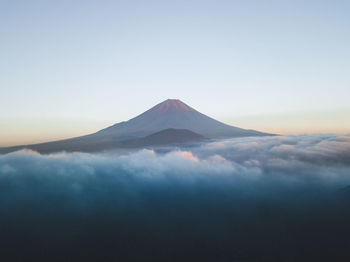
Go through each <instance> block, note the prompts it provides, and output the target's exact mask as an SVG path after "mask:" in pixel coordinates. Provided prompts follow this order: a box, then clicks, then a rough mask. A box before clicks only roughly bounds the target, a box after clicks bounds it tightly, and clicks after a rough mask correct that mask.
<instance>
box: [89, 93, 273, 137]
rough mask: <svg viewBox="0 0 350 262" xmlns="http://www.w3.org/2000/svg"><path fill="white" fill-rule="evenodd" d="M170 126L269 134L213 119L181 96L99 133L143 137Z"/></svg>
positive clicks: (210, 133) (208, 132)
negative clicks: (180, 98) (191, 105)
mask: <svg viewBox="0 0 350 262" xmlns="http://www.w3.org/2000/svg"><path fill="white" fill-rule="evenodd" d="M167 128H177V129H188V130H192V131H193V132H196V133H198V134H201V135H203V136H205V137H208V138H227V137H237V136H261V135H268V134H266V133H261V132H258V131H255V130H247V129H242V128H238V127H234V126H229V125H226V124H224V123H222V122H219V121H217V120H215V119H213V118H210V117H208V116H206V115H204V114H202V113H200V112H198V111H197V110H195V109H193V108H192V107H190V106H188V105H186V104H185V103H183V102H182V101H180V100H178V99H168V100H165V101H164V102H162V103H160V104H158V105H156V106H154V107H152V108H151V109H149V110H147V111H146V112H144V113H143V114H141V115H139V116H137V117H135V118H132V119H130V120H129V121H126V122H121V123H118V124H115V125H113V126H110V127H107V128H105V129H102V130H101V131H99V132H97V133H96V134H95V135H96V136H101V137H106V136H113V137H115V138H117V137H118V138H123V137H126V138H127V137H130V136H135V137H140V136H145V135H149V134H152V133H154V132H157V131H159V130H163V129H167Z"/></svg>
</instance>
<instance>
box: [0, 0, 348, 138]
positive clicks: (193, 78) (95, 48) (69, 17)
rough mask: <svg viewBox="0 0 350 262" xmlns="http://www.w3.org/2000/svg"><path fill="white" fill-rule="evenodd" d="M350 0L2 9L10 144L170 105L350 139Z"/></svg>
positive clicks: (7, 5)
mask: <svg viewBox="0 0 350 262" xmlns="http://www.w3.org/2000/svg"><path fill="white" fill-rule="evenodd" d="M349 14H350V1H346V0H344V1H337V0H329V1H322V0H318V1H313V0H307V1H306V0H303V1H298V0H296V1H283V0H279V1H261V0H256V1H250V0H241V1H234V0H232V1H220V0H215V1H214V0H212V1H205V0H198V1H190V0H186V1H141V0H140V1H132V0H127V1H126V0H125V1H97V0H96V1H74V0H69V1H62V0H57V1H47V0H45V1H35V0H32V1H26V0H23V1H16V0H9V1H5V0H0V145H7V144H18V143H24V142H37V141H45V140H51V139H56V138H63V137H70V136H75V135H79V134H84V133H86V132H93V131H96V130H98V129H101V128H103V127H105V126H106V125H110V124H113V123H115V122H119V121H123V120H127V119H129V118H131V117H134V116H136V115H137V114H139V113H141V112H143V111H145V110H146V109H148V108H149V107H151V106H153V105H155V104H156V103H159V102H161V101H162V100H165V99H167V98H179V99H181V100H182V101H184V102H185V103H187V104H189V105H190V106H192V107H194V108H196V109H197V110H199V111H201V112H203V113H205V114H207V115H209V116H212V117H214V118H217V119H219V120H221V121H224V122H226V123H229V124H232V125H236V126H240V127H243V128H256V129H260V130H262V131H274V132H280V133H303V132H313V133H318V132H338V133H339V132H350V15H349Z"/></svg>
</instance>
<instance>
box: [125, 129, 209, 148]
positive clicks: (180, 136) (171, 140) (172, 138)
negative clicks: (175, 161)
mask: <svg viewBox="0 0 350 262" xmlns="http://www.w3.org/2000/svg"><path fill="white" fill-rule="evenodd" d="M205 139H206V138H205V137H204V136H202V135H200V134H197V133H195V132H192V131H190V130H187V129H175V128H168V129H165V130H162V131H159V132H157V133H154V134H152V135H149V136H146V137H142V138H138V139H133V140H127V141H126V143H125V145H126V146H128V147H145V146H156V145H169V144H184V143H193V142H200V141H203V140H205Z"/></svg>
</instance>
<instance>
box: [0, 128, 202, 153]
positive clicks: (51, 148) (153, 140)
mask: <svg viewBox="0 0 350 262" xmlns="http://www.w3.org/2000/svg"><path fill="white" fill-rule="evenodd" d="M205 139H206V138H205V137H204V136H202V135H199V134H197V133H194V132H192V131H190V130H186V129H173V128H169V129H165V130H162V131H159V132H157V133H154V134H151V135H149V136H146V137H142V138H136V139H129V140H123V141H118V140H114V141H110V140H101V141H97V140H94V139H88V138H86V137H82V138H74V139H67V140H60V141H54V142H47V143H41V144H33V145H26V146H14V147H6V148H0V154H1V153H2V154H6V153H10V152H14V151H18V150H21V149H31V150H34V151H37V152H39V153H53V152H59V151H67V152H72V151H80V152H97V151H104V150H112V149H118V148H120V149H122V148H142V147H148V146H161V145H171V144H184V143H196V142H201V141H203V140H205Z"/></svg>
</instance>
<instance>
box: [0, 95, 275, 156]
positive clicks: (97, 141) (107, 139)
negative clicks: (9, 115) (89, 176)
mask: <svg viewBox="0 0 350 262" xmlns="http://www.w3.org/2000/svg"><path fill="white" fill-rule="evenodd" d="M164 130H168V131H167V135H168V136H172V137H168V140H169V143H170V142H171V143H176V142H181V141H182V140H183V139H182V138H183V137H182V136H183V135H184V134H183V131H182V133H181V131H176V132H171V130H187V131H186V132H187V133H186V135H187V136H188V138H189V137H192V138H193V140H194V141H198V140H200V139H199V138H200V137H199V136H201V137H205V138H208V139H221V138H230V137H245V136H265V135H272V134H267V133H262V132H259V131H255V130H249V129H243V128H238V127H234V126H230V125H227V124H224V123H222V122H219V121H217V120H215V119H213V118H211V117H209V116H206V115H204V114H202V113H200V112H198V111H197V110H195V109H194V108H192V107H190V106H188V105H187V104H185V103H183V102H182V101H181V100H179V99H167V100H165V101H163V102H161V103H159V104H157V105H155V106H154V107H152V108H150V109H148V110H147V111H145V112H144V113H142V114H140V115H138V116H136V117H134V118H132V119H130V120H128V121H124V122H120V123H116V124H114V125H112V126H109V127H107V128H104V129H101V130H100V131H98V132H96V133H93V134H88V135H85V136H80V137H75V138H69V139H64V140H58V141H52V142H46V143H40V144H32V145H22V146H15V147H6V148H0V153H1V152H12V151H15V150H19V149H23V148H29V149H33V150H36V151H39V152H45V153H48V152H57V151H82V152H94V151H103V150H110V149H114V148H120V147H125V146H126V145H131V144H132V142H130V141H134V142H133V143H134V144H135V145H139V146H140V147H142V146H143V145H142V143H141V142H140V141H143V142H145V141H146V140H145V138H146V137H148V136H150V135H152V134H153V135H154V134H156V133H157V132H161V131H164ZM189 132H192V133H189ZM161 134H162V133H161ZM193 134H195V135H193ZM156 138H157V139H159V141H156V140H154V139H153V140H152V139H151V140H152V141H153V142H152V143H153V144H155V145H156V144H159V143H160V142H161V140H162V139H165V138H164V137H161V136H159V137H156ZM142 139H143V140H142ZM165 140H166V139H165ZM185 140H186V141H187V142H191V139H185ZM128 141H129V142H128ZM136 141H139V142H138V143H137V142H136ZM148 141H150V139H149V138H148ZM130 143H131V144H130ZM147 145H151V143H149V142H148V144H147Z"/></svg>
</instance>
